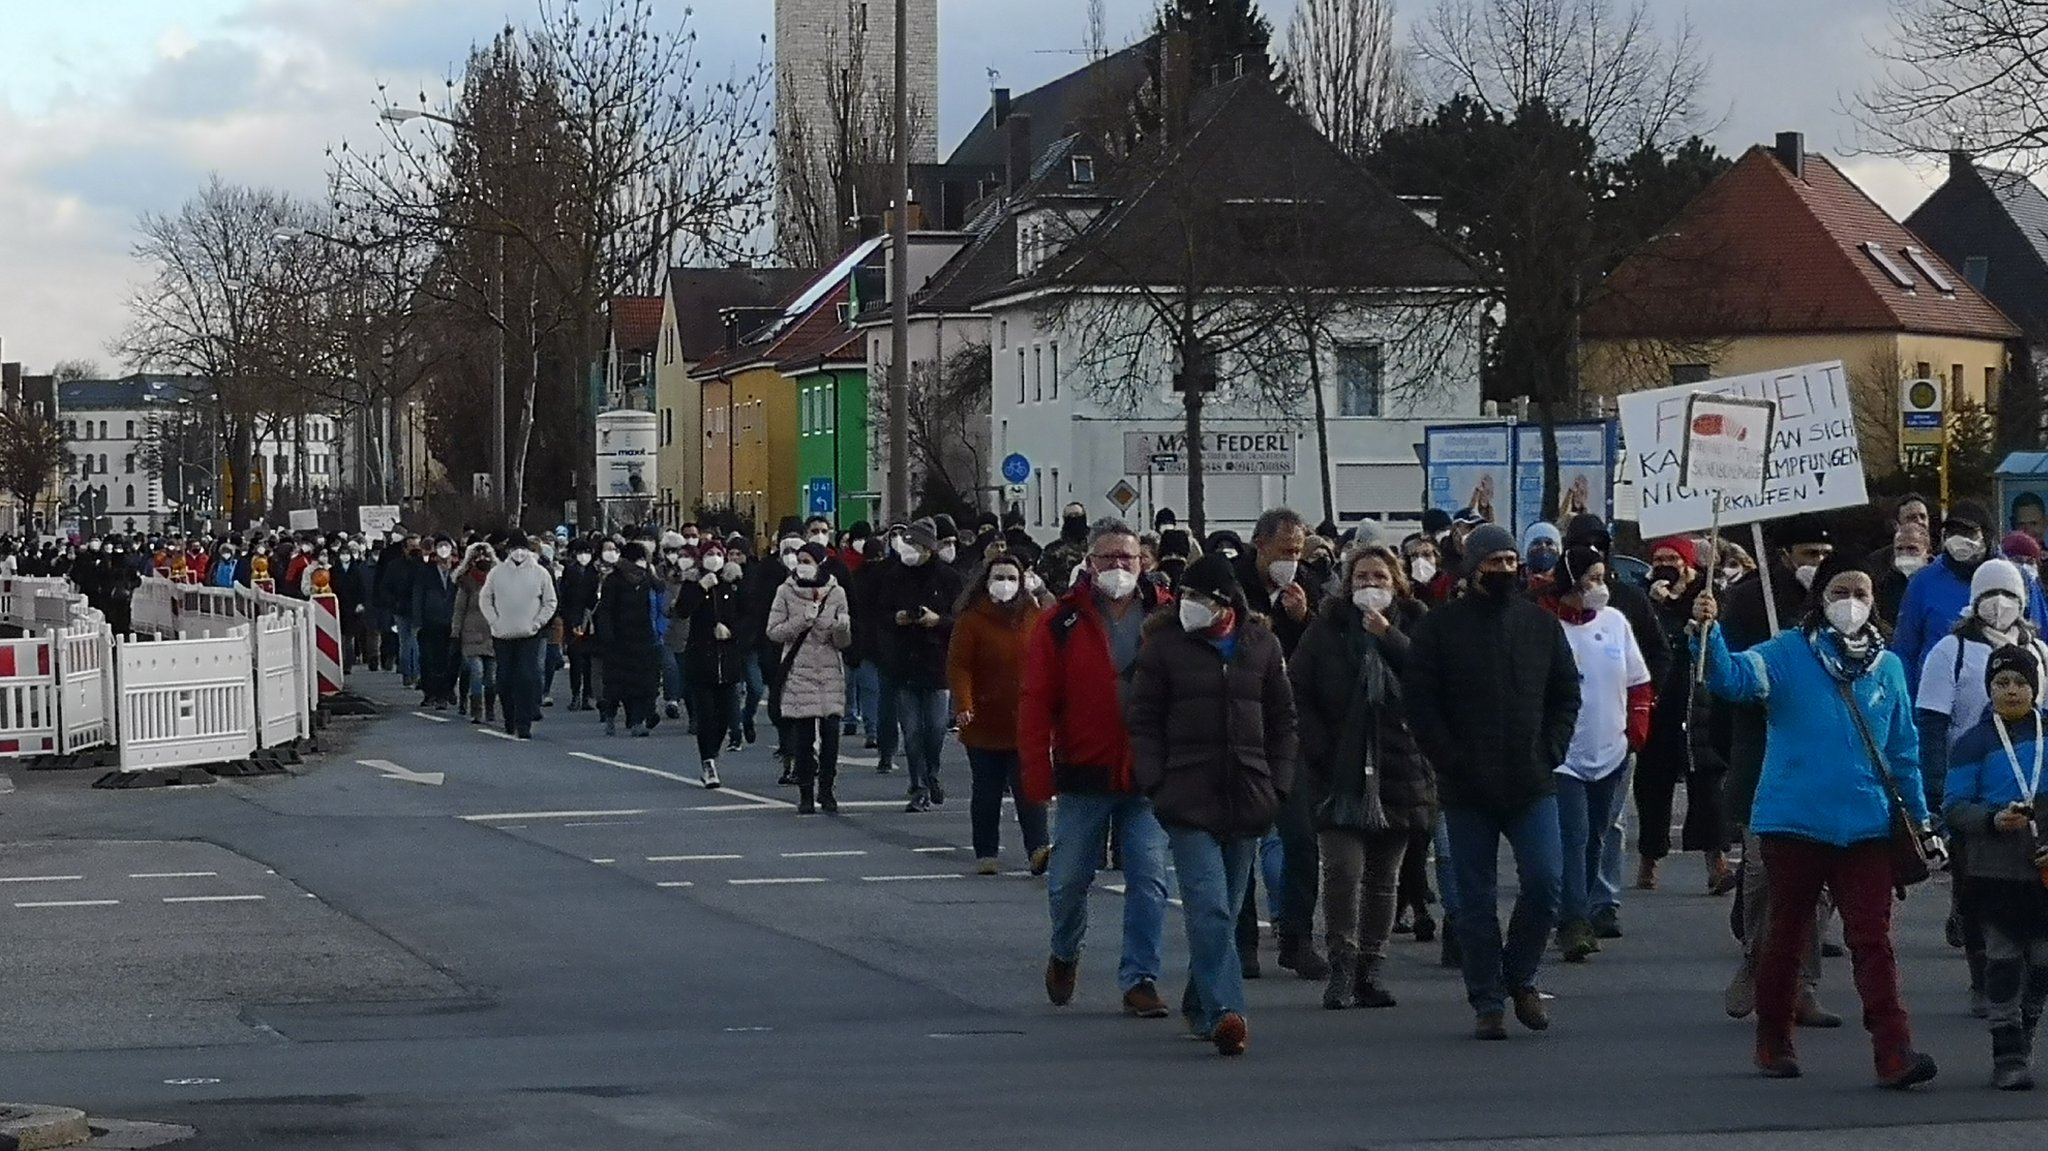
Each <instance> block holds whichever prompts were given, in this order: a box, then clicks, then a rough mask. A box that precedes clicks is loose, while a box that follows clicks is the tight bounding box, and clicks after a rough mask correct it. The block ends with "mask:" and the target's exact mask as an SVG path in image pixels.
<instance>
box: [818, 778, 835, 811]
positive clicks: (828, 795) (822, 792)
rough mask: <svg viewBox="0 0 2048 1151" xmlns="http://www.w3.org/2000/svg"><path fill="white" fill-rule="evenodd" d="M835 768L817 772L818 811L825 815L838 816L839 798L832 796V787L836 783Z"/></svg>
mask: <svg viewBox="0 0 2048 1151" xmlns="http://www.w3.org/2000/svg"><path fill="white" fill-rule="evenodd" d="M838 779H839V769H838V768H837V767H832V768H824V769H821V770H820V771H819V772H818V809H819V810H820V811H823V812H824V813H825V814H826V815H838V814H839V797H838V796H836V795H834V794H832V785H833V784H834V783H836V782H838Z"/></svg>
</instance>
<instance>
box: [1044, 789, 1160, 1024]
mask: <svg viewBox="0 0 2048 1151" xmlns="http://www.w3.org/2000/svg"><path fill="white" fill-rule="evenodd" d="M1112 824H1114V825H1115V826H1116V831H1117V838H1118V841H1119V842H1120V843H1122V845H1123V855H1124V860H1123V862H1124V940H1123V947H1124V949H1123V958H1122V959H1121V961H1119V962H1118V964H1117V970H1116V982H1117V988H1118V990H1121V991H1129V990H1130V989H1131V988H1133V987H1136V986H1137V985H1138V984H1140V983H1157V982H1158V981H1159V965H1160V962H1161V961H1160V958H1159V951H1160V947H1161V939H1160V937H1161V935H1162V934H1163V933H1164V932H1165V930H1166V829H1165V828H1163V827H1161V826H1159V820H1158V819H1156V818H1154V816H1153V815H1152V801H1150V800H1148V799H1145V798H1143V797H1141V796H1136V795H1062V796H1060V797H1059V801H1058V802H1057V803H1056V804H1054V806H1053V820H1052V866H1051V868H1050V870H1049V871H1048V872H1047V873H1046V882H1045V895H1046V902H1047V904H1048V905H1049V907H1050V909H1051V912H1052V957H1053V958H1054V959H1059V960H1063V961H1065V962H1069V963H1071V962H1073V961H1075V960H1077V959H1079V958H1081V942H1082V940H1083V939H1084V938H1085V937H1086V936H1087V934H1088V890H1089V888H1090V887H1092V886H1093V885H1094V883H1095V869H1096V867H1097V865H1099V864H1100V863H1101V862H1102V841H1103V838H1104V837H1105V836H1107V835H1108V834H1109V829H1110V825H1112Z"/></svg>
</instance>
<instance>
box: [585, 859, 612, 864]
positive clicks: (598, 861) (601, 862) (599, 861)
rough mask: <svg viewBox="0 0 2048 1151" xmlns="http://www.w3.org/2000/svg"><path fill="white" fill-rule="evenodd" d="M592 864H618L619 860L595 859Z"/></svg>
mask: <svg viewBox="0 0 2048 1151" xmlns="http://www.w3.org/2000/svg"><path fill="white" fill-rule="evenodd" d="M590 862H592V863H599V864H603V863H617V862H618V860H616V859H593V860H591V861H590Z"/></svg>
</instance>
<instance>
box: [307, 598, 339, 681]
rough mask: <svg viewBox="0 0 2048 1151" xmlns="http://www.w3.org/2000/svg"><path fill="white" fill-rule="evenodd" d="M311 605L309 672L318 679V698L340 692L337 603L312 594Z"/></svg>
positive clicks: (336, 600) (332, 599)
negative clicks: (311, 649)
mask: <svg viewBox="0 0 2048 1151" xmlns="http://www.w3.org/2000/svg"><path fill="white" fill-rule="evenodd" d="M312 604H313V671H314V673H315V675H317V676H318V677H319V681H320V694H321V695H322V696H329V695H333V694H334V693H335V692H338V691H340V690H341V680H342V659H341V645H342V643H343V640H342V637H341V599H340V598H339V597H338V596H336V595H335V594H334V593H333V592H316V593H314V595H313V599H312Z"/></svg>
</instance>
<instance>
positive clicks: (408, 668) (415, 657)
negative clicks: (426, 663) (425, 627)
mask: <svg viewBox="0 0 2048 1151" xmlns="http://www.w3.org/2000/svg"><path fill="white" fill-rule="evenodd" d="M395 618H396V619H397V621H398V674H399V675H401V676H403V677H405V678H406V679H413V680H416V679H418V678H419V677H420V633H419V628H418V626H417V625H416V624H414V623H413V622H412V621H411V620H410V619H407V618H406V617H404V616H397V617H395Z"/></svg>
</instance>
